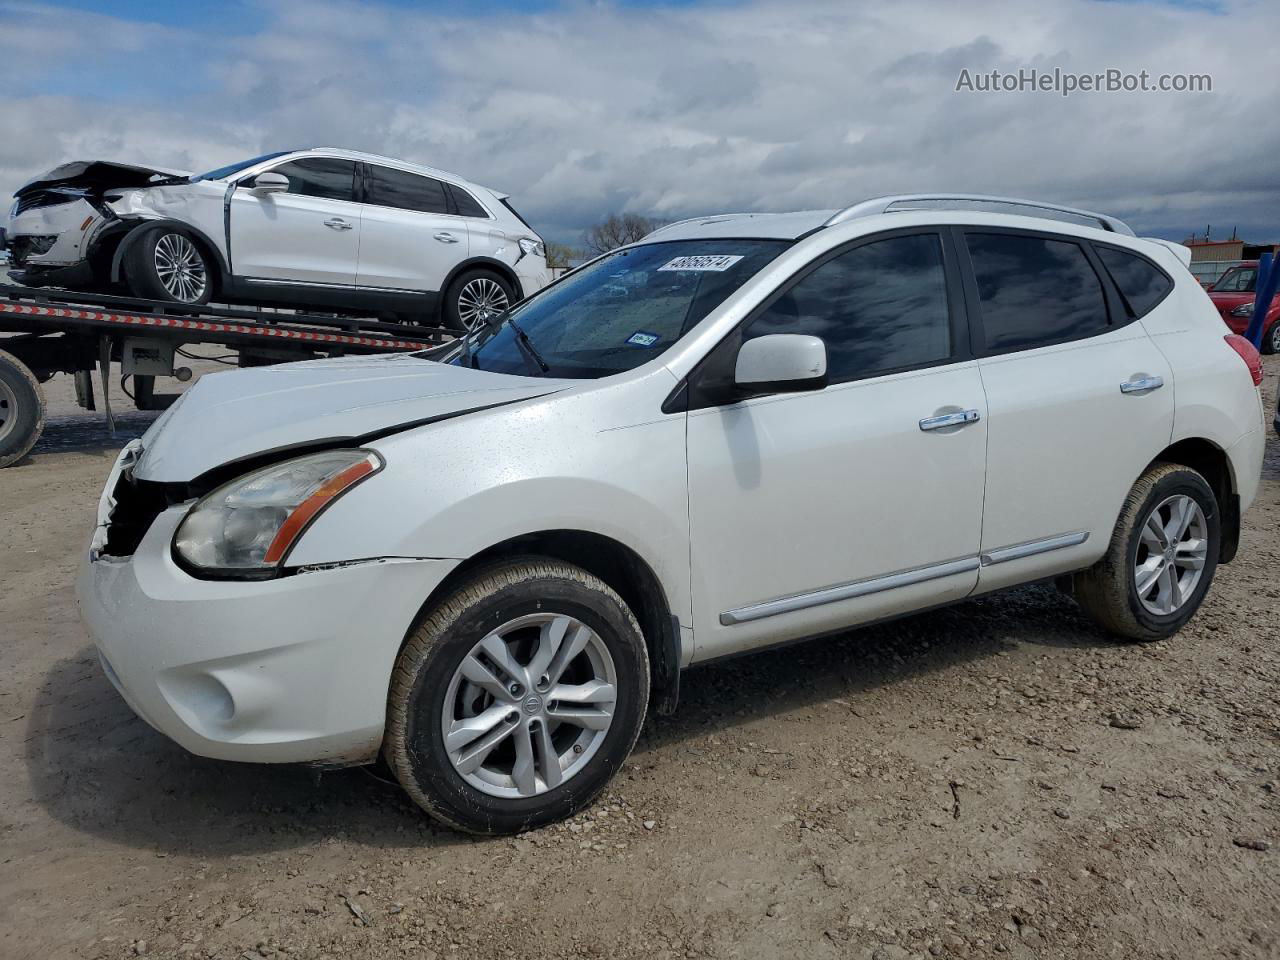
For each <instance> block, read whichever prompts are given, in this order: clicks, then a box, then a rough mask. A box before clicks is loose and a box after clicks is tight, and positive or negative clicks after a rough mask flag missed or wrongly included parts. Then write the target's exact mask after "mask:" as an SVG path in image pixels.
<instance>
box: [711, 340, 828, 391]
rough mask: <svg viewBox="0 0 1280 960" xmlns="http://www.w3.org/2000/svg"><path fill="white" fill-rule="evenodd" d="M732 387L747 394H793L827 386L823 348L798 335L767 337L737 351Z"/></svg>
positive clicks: (819, 341)
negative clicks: (734, 385)
mask: <svg viewBox="0 0 1280 960" xmlns="http://www.w3.org/2000/svg"><path fill="white" fill-rule="evenodd" d="M733 379H734V383H735V384H736V385H737V386H738V388H739V389H741V390H746V391H749V392H751V393H796V392H799V391H802V390H821V389H822V388H823V387H825V386H826V385H827V345H826V344H825V343H823V342H822V340H821V338H819V337H812V336H808V335H806V334H801V333H771V334H768V335H766V336H763V337H755V338H754V339H752V340H748V341H747V342H746V343H744V344H743V345H742V348H741V349H740V350H739V351H738V362H737V365H736V366H735V368H734V377H733Z"/></svg>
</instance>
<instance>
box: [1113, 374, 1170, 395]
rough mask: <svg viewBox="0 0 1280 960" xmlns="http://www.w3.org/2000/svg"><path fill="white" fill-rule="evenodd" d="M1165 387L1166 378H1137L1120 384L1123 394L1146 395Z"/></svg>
mask: <svg viewBox="0 0 1280 960" xmlns="http://www.w3.org/2000/svg"><path fill="white" fill-rule="evenodd" d="M1163 386H1164V377H1135V378H1134V379H1132V380H1126V381H1125V382H1124V383H1122V384H1120V392H1121V393H1145V392H1147V391H1148V390H1159V389H1160V388H1161V387H1163Z"/></svg>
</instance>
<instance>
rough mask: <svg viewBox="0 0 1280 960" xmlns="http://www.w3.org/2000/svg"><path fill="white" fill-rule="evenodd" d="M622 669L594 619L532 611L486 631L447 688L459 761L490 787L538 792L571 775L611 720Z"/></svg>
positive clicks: (453, 753) (449, 749)
mask: <svg viewBox="0 0 1280 960" xmlns="http://www.w3.org/2000/svg"><path fill="white" fill-rule="evenodd" d="M616 700H617V674H616V671H615V668H614V663H613V657H612V656H611V655H610V654H609V649H608V647H606V646H605V643H604V641H603V640H602V639H601V638H600V636H599V634H597V633H596V632H595V631H594V630H593V629H592V628H591V627H589V626H587V625H586V624H585V623H583V622H582V621H580V620H578V619H576V618H574V617H572V616H569V615H566V614H559V613H534V614H529V615H526V616H522V617H517V618H515V619H514V620H510V621H508V622H507V623H505V624H503V625H502V626H500V627H498V628H497V629H496V630H492V631H490V632H489V633H488V634H487V635H486V636H485V637H484V638H483V639H482V640H481V641H480V642H479V643H477V644H476V645H475V646H474V647H472V648H471V651H470V652H469V653H468V654H467V655H466V656H465V657H464V658H463V660H462V662H461V663H460V664H459V665H458V667H457V669H456V670H455V671H454V674H453V678H452V679H451V680H450V682H449V688H448V690H447V692H446V694H445V701H444V710H443V716H442V718H441V720H442V727H441V732H442V735H443V737H444V746H445V751H446V753H447V754H448V756H449V760H450V762H451V763H452V764H453V768H454V770H455V771H457V773H458V775H459V776H461V777H462V779H463V780H465V781H466V782H467V783H468V784H469V785H470V786H472V787H474V788H475V789H477V790H480V791H481V792H483V793H486V794H489V795H490V796H494V797H506V798H517V797H532V796H536V795H537V794H540V793H545V792H547V791H548V790H552V789H554V788H556V787H558V786H560V785H561V784H563V783H565V782H567V781H569V780H571V779H572V778H573V777H574V776H576V775H577V774H578V773H580V772H581V771H582V769H583V768H584V767H585V766H586V765H587V764H588V763H589V762H590V760H591V758H592V757H593V756H594V755H595V753H596V751H597V750H599V749H600V745H601V744H602V743H603V742H604V739H605V736H606V735H607V734H608V732H609V727H610V725H611V724H612V722H613V711H614V704H615V702H616Z"/></svg>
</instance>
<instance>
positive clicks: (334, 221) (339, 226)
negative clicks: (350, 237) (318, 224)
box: [324, 217, 351, 230]
mask: <svg viewBox="0 0 1280 960" xmlns="http://www.w3.org/2000/svg"><path fill="white" fill-rule="evenodd" d="M324 225H325V226H326V227H333V229H335V230H350V229H351V224H349V223H347V221H345V220H343V219H342V218H341V217H330V218H329V219H328V220H326V221H325V222H324Z"/></svg>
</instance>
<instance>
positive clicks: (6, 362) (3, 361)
mask: <svg viewBox="0 0 1280 960" xmlns="http://www.w3.org/2000/svg"><path fill="white" fill-rule="evenodd" d="M43 432H44V392H43V391H42V390H41V389H40V381H39V380H37V379H36V377H35V374H33V373H32V372H31V371H30V370H29V369H28V368H27V365H26V364H25V363H23V362H22V361H21V360H19V359H18V358H17V357H15V356H14V355H13V354H11V353H6V352H5V351H3V350H0V467H7V466H9V465H11V464H14V463H17V462H18V461H19V460H21V459H22V458H23V457H25V456H26V455H27V454H28V453H30V452H31V448H32V447H34V446H35V445H36V441H37V440H39V439H40V434H41V433H43Z"/></svg>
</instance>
